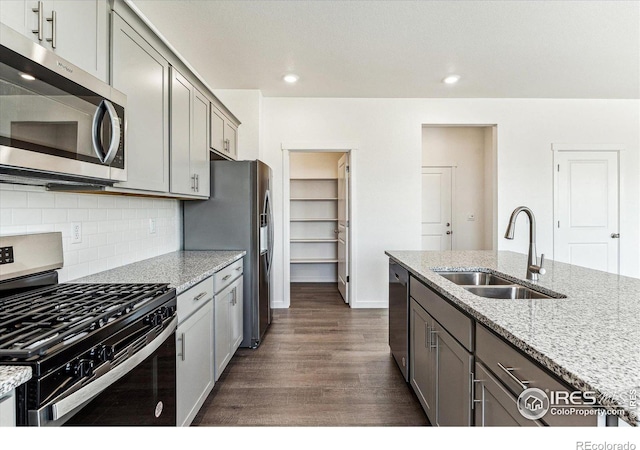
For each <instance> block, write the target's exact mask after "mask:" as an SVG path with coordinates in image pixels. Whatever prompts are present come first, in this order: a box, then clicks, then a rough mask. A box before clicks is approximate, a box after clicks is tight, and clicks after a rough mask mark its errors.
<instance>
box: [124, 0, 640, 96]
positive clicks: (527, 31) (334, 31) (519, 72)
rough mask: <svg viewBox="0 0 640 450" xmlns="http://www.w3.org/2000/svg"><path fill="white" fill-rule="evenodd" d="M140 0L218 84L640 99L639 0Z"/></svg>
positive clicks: (300, 91)
mask: <svg viewBox="0 0 640 450" xmlns="http://www.w3.org/2000/svg"><path fill="white" fill-rule="evenodd" d="M133 2H134V4H135V5H136V6H137V7H138V8H139V9H140V11H142V13H143V14H144V15H145V16H146V17H147V18H148V19H149V20H150V21H151V22H152V23H153V24H154V25H155V26H156V27H157V29H158V30H159V31H160V32H161V33H162V34H163V35H164V36H165V37H166V38H167V40H168V41H169V42H171V43H172V44H173V46H174V47H175V48H176V49H177V50H178V51H179V52H180V53H181V54H182V56H183V57H184V58H186V59H187V60H188V61H189V62H190V63H191V65H192V66H193V67H194V68H195V70H196V71H197V72H198V73H199V74H200V75H201V76H203V77H204V78H205V80H206V81H207V83H208V84H209V85H210V86H212V87H213V88H216V89H260V90H261V91H262V93H263V95H265V96H283V97H288V96H296V97H462V98H464V97H514V98H520V97H523V98H524V97H532V98H640V2H639V1H552V0H546V1H400V0H396V1H353V0H352V1H329V0H322V1H317V0H297V1H296V0H293V1H271V0H268V1H265V0H262V1H253V0H239V1H232V0H227V1H205V0H200V1H185V0H177V1H176V0H133ZM287 72H295V73H297V74H298V75H299V76H300V80H299V81H298V83H297V84H295V85H288V84H286V83H284V82H283V81H282V76H283V75H284V74H285V73H287ZM451 73H457V74H460V75H461V76H462V78H461V80H460V82H459V83H458V84H457V85H454V86H448V85H444V84H443V83H441V80H442V78H443V77H444V76H445V75H447V74H451Z"/></svg>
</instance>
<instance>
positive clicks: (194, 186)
mask: <svg viewBox="0 0 640 450" xmlns="http://www.w3.org/2000/svg"><path fill="white" fill-rule="evenodd" d="M191 190H192V191H194V192H195V190H196V176H195V175H191Z"/></svg>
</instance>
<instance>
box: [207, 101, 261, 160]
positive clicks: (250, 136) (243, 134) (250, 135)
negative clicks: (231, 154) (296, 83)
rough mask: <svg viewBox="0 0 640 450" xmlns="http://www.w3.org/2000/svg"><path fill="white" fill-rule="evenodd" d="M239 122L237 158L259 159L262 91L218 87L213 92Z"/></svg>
mask: <svg viewBox="0 0 640 450" xmlns="http://www.w3.org/2000/svg"><path fill="white" fill-rule="evenodd" d="M213 93H214V94H215V96H216V97H218V99H219V100H220V101H221V102H222V103H224V105H225V106H226V107H227V108H229V110H230V111H231V112H232V113H233V115H234V116H236V117H237V118H238V120H239V121H240V122H241V124H240V127H238V160H244V161H248V160H254V159H260V151H261V143H260V139H261V136H262V134H261V133H262V131H261V128H260V127H261V124H262V121H261V110H262V92H261V91H259V90H257V89H218V90H216V91H214V92H213Z"/></svg>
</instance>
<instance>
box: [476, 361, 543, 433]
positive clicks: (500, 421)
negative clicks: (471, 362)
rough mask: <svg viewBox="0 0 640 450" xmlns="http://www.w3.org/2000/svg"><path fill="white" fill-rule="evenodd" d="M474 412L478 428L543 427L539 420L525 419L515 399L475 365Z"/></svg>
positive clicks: (500, 384) (479, 366)
mask: <svg viewBox="0 0 640 450" xmlns="http://www.w3.org/2000/svg"><path fill="white" fill-rule="evenodd" d="M475 367H476V369H475V381H474V384H475V388H474V410H475V424H476V426H478V427H492V426H494V427H509V426H516V427H533V426H538V427H541V426H544V424H542V423H541V422H540V421H539V420H529V419H526V418H525V417H524V416H523V415H522V414H520V412H519V411H518V406H517V399H516V397H515V396H514V395H513V394H512V393H511V392H510V391H509V390H508V389H506V388H505V387H504V386H503V385H502V383H500V382H499V381H498V380H497V379H496V378H495V377H494V376H493V375H492V374H491V372H490V371H488V370H487V368H486V367H484V366H483V365H482V364H480V363H476V366H475Z"/></svg>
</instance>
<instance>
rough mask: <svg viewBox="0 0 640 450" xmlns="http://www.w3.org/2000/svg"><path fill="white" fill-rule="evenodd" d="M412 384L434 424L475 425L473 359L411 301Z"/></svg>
mask: <svg viewBox="0 0 640 450" xmlns="http://www.w3.org/2000/svg"><path fill="white" fill-rule="evenodd" d="M410 308H411V311H410V321H411V324H410V329H411V343H410V346H409V347H410V348H411V358H410V360H411V361H413V362H414V364H411V376H410V382H411V386H413V388H414V390H415V392H416V394H417V395H418V399H419V400H420V403H421V404H422V407H423V408H424V410H425V413H426V414H427V417H428V418H429V421H430V422H431V424H432V425H438V426H469V425H471V380H472V370H471V368H472V364H473V356H472V355H471V353H469V352H468V351H467V350H466V349H465V348H464V347H463V346H462V345H460V343H458V342H457V341H456V340H455V338H453V336H451V334H449V333H448V331H447V330H446V329H445V328H443V327H442V326H441V325H440V324H439V323H438V322H437V321H436V320H435V319H434V318H433V317H431V315H429V313H427V312H426V311H425V310H424V308H423V307H422V306H420V304H419V303H418V302H417V301H416V300H415V299H411V306H410Z"/></svg>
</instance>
